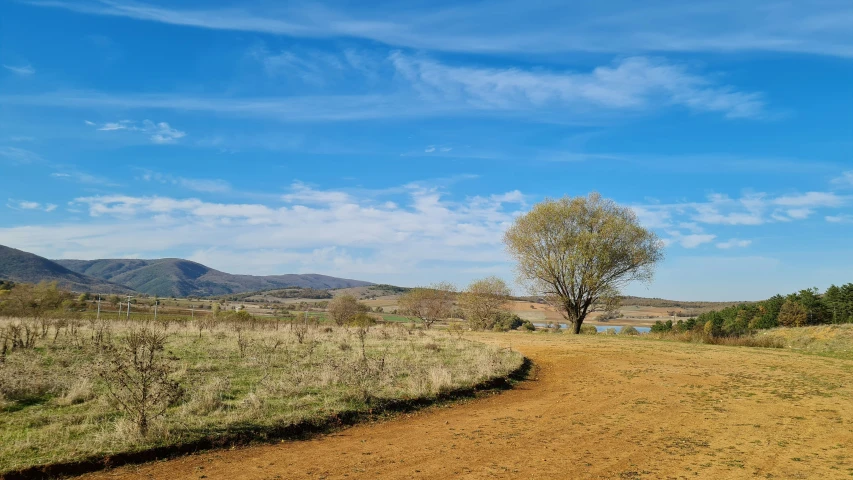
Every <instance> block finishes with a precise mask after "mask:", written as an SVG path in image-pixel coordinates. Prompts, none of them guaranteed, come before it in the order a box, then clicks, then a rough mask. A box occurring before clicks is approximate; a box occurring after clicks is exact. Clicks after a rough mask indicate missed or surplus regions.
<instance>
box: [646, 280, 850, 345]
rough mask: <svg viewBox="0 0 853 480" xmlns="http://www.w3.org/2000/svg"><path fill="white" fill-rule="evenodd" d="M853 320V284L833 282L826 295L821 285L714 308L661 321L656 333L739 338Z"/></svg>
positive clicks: (657, 323) (655, 329) (656, 324)
mask: <svg viewBox="0 0 853 480" xmlns="http://www.w3.org/2000/svg"><path fill="white" fill-rule="evenodd" d="M832 323H853V283H848V284H846V285H842V286H840V287H837V286H835V285H832V286H831V287H829V288H827V289H826V292H824V293H823V294H822V295H821V294H820V291H819V290H818V289H817V288H809V289H805V290H800V291H799V292H796V293H792V294H790V295H787V296H782V295H774V296H773V297H771V298H768V299H767V300H764V301H761V302H753V303H742V304H738V305H732V306H729V307H726V308H723V309H721V310H711V311H710V312H705V313H702V314H700V315H699V316H697V317H695V318H690V319H688V320H678V321H677V322H675V323H673V322H672V320H667V321H666V322H662V321H657V322H655V325H654V326H653V327H652V331H653V332H670V331H673V332H687V331H691V330H692V331H700V332H703V333H705V334H708V335H712V336H731V337H737V336H740V335H744V334H748V333H750V332H752V331H755V330H762V329H767V328H775V327H804V326H807V325H822V324H832Z"/></svg>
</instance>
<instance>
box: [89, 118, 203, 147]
mask: <svg viewBox="0 0 853 480" xmlns="http://www.w3.org/2000/svg"><path fill="white" fill-rule="evenodd" d="M84 123H85V124H86V125H89V126H90V127H96V130H98V131H99V132H115V131H122V130H124V131H128V132H140V133H142V134H144V135H147V136H148V139H149V140H151V142H152V143H156V144H158V145H163V144H169V143H175V142H177V141H178V140H179V139H181V138H183V137H185V136H186V135H187V134H186V132H182V131H180V130H178V129H176V128H172V127H171V126H169V124H168V123H166V122H157V123H155V122H152V121H151V120H143V121H142V123H141V124H140V123H137V122H135V121H133V120H119V121H117V122H106V123H103V124H101V125H98V124H96V123H95V122H91V121H89V120H85V121H84Z"/></svg>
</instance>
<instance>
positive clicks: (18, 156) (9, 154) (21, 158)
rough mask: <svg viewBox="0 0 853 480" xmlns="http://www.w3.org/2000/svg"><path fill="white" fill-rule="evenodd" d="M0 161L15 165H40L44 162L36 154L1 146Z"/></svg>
mask: <svg viewBox="0 0 853 480" xmlns="http://www.w3.org/2000/svg"><path fill="white" fill-rule="evenodd" d="M0 159H5V160H7V161H9V162H11V163H14V164H27V163H38V162H41V161H42V158H41V156H39V154H37V153H35V152H31V151H29V150H26V149H23V148H18V147H4V146H0Z"/></svg>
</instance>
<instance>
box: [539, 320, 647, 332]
mask: <svg viewBox="0 0 853 480" xmlns="http://www.w3.org/2000/svg"><path fill="white" fill-rule="evenodd" d="M533 326H535V327H536V328H546V327H547V326H548V324H547V323H541V322H533ZM622 327H624V325H596V326H595V329H596V330H598V331H599V332H604V331H607V329H608V328H615V329H616V333H619V332H621V331H622ZM560 328H563V329H566V328H569V326H568V325H567V324H565V323H561V324H560ZM634 328H636V329H637V331H638V332H640V333H649V332H651V331H652V327H634Z"/></svg>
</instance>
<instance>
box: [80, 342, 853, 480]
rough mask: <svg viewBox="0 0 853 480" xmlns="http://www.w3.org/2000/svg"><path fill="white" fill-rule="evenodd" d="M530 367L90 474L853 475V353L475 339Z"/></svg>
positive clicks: (331, 476)
mask: <svg viewBox="0 0 853 480" xmlns="http://www.w3.org/2000/svg"><path fill="white" fill-rule="evenodd" d="M481 338H482V339H483V340H484V341H488V342H494V343H501V344H504V345H506V344H508V343H511V344H512V346H513V348H516V349H518V350H520V351H521V352H522V353H524V354H525V355H527V356H528V357H529V358H531V359H532V360H533V361H534V362H535V363H536V365H537V366H538V368H537V369H536V371H535V373H534V378H531V379H530V380H529V381H527V382H524V383H522V384H520V385H519V386H518V388H516V389H514V390H511V391H507V392H504V393H501V394H499V395H494V396H491V397H488V398H485V399H480V400H475V401H470V402H467V403H462V404H456V405H453V406H451V407H436V408H432V409H428V410H425V411H422V412H419V413H417V414H413V415H408V416H401V417H397V418H395V419H393V420H390V421H385V422H382V423H377V424H370V425H361V426H357V427H354V428H350V429H347V430H344V431H341V432H339V433H337V434H333V435H327V436H322V437H318V438H317V439H314V440H310V441H301V442H287V443H282V444H278V445H264V446H255V447H247V448H239V449H235V450H228V451H215V452H208V453H203V454H199V455H193V456H189V457H184V458H180V459H176V460H171V461H164V462H157V463H152V464H146V465H141V466H130V467H124V468H120V469H116V470H112V471H107V472H100V473H97V474H92V475H89V476H86V477H85V478H87V479H95V478H103V479H106V478H111V479H114V478H119V479H136V478H138V479H152V478H156V479H178V478H183V479H191V478H192V479H198V478H209V479H220V478H221V479H287V478H316V479H321V478H325V479H340V478H377V479H391V478H443V479H446V478H459V477H462V478H474V479H479V478H526V479H551V478H579V479H580V478H596V479H597V478H648V479H680V478H824V479H830V478H853V362H850V361H848V360H840V359H830V358H823V357H816V356H808V355H802V354H797V353H792V352H787V351H782V350H775V349H756V348H742V347H721V346H709V345H692V344H682V343H669V342H660V341H651V340H643V339H634V338H621V337H601V336H577V337H576V336H570V335H565V334H562V335H554V334H509V335H507V334H503V335H500V334H485V335H481Z"/></svg>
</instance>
